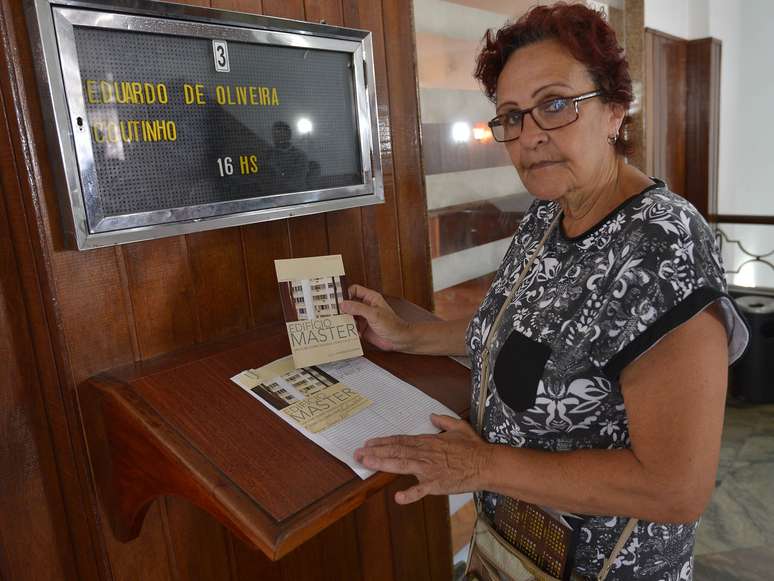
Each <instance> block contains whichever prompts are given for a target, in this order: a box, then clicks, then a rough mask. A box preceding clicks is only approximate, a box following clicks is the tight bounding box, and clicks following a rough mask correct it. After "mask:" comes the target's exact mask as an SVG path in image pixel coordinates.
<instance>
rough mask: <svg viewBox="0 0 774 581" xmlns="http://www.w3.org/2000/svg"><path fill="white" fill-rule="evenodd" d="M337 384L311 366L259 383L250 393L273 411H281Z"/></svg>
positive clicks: (336, 381) (332, 378) (320, 370)
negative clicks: (268, 405) (267, 404)
mask: <svg viewBox="0 0 774 581" xmlns="http://www.w3.org/2000/svg"><path fill="white" fill-rule="evenodd" d="M337 383H339V382H338V380H336V379H335V378H334V377H331V376H330V375H328V374H327V373H325V372H324V371H323V370H322V369H320V368H319V367H315V366H312V367H302V368H300V369H294V370H293V371H289V372H288V373H285V374H284V375H280V376H278V377H275V378H274V379H273V380H271V381H270V382H266V383H259V384H258V385H257V386H255V387H254V388H253V389H251V390H250V391H251V392H252V393H253V395H255V396H256V397H260V398H261V399H263V400H264V401H266V402H267V403H269V404H270V405H271V406H272V407H273V408H274V409H277V410H282V409H285V408H286V407H288V406H289V405H292V404H294V403H297V402H299V401H302V400H303V399H305V398H306V397H309V396H310V395H312V394H314V393H317V392H318V391H320V390H321V389H325V388H326V387H330V386H331V385H336V384H337Z"/></svg>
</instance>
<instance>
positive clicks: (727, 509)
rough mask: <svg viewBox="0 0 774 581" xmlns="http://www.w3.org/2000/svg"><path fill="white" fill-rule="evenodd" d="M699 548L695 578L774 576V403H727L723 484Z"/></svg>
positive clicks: (704, 519) (721, 469) (699, 537)
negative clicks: (752, 404)
mask: <svg viewBox="0 0 774 581" xmlns="http://www.w3.org/2000/svg"><path fill="white" fill-rule="evenodd" d="M695 554H696V571H695V574H694V579H695V581H721V580H723V581H726V580H731V579H740V580H744V581H748V580H749V581H752V580H755V581H762V580H766V579H774V405H761V406H749V405H746V404H742V403H739V402H736V401H732V402H730V403H729V405H728V407H727V408H726V420H725V425H724V428H723V443H722V448H721V452H720V466H719V468H718V476H717V485H716V489H715V494H714V496H713V498H712V502H711V503H710V506H709V507H708V508H707V510H706V511H705V513H704V516H703V517H702V522H701V525H700V526H699V531H698V535H697V539H696V551H695Z"/></svg>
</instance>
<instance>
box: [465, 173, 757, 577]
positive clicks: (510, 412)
mask: <svg viewBox="0 0 774 581" xmlns="http://www.w3.org/2000/svg"><path fill="white" fill-rule="evenodd" d="M559 211H560V208H559V205H558V204H557V203H555V202H547V201H539V200H536V201H535V202H533V204H532V205H531V206H530V208H529V210H528V211H527V213H526V214H525V216H524V219H523V220H522V222H521V224H520V225H519V228H518V230H517V231H516V234H515V235H514V238H513V241H512V242H511V245H510V247H509V249H508V251H507V253H506V255H505V258H504V259H503V262H502V264H501V266H500V268H499V270H498V271H497V274H496V276H495V280H494V282H493V283H492V286H491V288H490V289H489V292H488V293H487V295H486V297H485V298H484V300H483V302H482V303H481V306H480V307H479V310H478V312H477V313H476V315H475V316H474V318H473V320H472V321H471V323H470V326H469V328H468V331H467V337H466V340H467V345H468V350H469V354H470V356H471V360H472V362H473V369H472V372H473V393H472V405H471V416H470V417H476V413H477V409H476V408H477V403H478V389H479V386H480V379H481V352H482V349H483V344H484V342H485V341H486V339H487V336H488V332H489V329H490V327H491V325H492V323H493V321H494V319H495V317H496V316H497V313H498V311H499V309H500V307H501V306H502V305H503V303H504V301H505V299H506V297H507V296H508V293H509V292H510V289H511V287H512V285H513V283H514V281H515V280H516V278H517V277H518V275H519V273H520V272H521V270H522V268H523V267H524V265H525V263H526V261H527V258H528V257H529V255H530V254H531V252H532V251H533V250H534V249H535V248H536V247H537V245H538V243H539V241H540V239H541V238H542V236H543V234H544V233H545V231H546V229H547V228H548V227H549V225H550V223H551V221H552V220H553V218H554V217H555V216H556V214H557V212H559ZM715 302H717V303H718V304H719V305H720V307H721V311H722V313H723V315H724V318H725V323H726V329H727V332H728V337H729V360H730V362H733V361H735V360H736V359H737V358H738V357H739V356H740V355H741V354H742V352H743V351H744V348H745V346H746V344H747V340H748V334H749V333H748V330H747V327H746V325H745V323H744V320H743V319H742V318H741V317H740V315H739V314H738V313H737V311H736V308H735V306H734V303H733V300H732V299H730V298H729V297H728V295H727V294H726V283H725V277H724V274H723V267H722V265H721V259H720V255H719V251H718V248H717V246H716V243H715V237H714V235H713V232H712V230H711V229H710V227H709V226H708V224H707V223H706V222H705V221H704V219H703V218H702V216H701V215H700V214H699V212H698V211H697V210H696V209H695V208H694V207H693V206H692V205H691V204H690V203H689V202H688V201H686V200H685V199H684V198H682V197H680V196H678V195H677V194H674V193H672V192H670V191H669V190H668V189H667V187H666V185H665V184H664V183H663V182H660V181H657V182H656V184H655V185H653V186H650V187H648V188H646V189H645V190H643V191H642V192H640V193H639V194H638V195H636V196H634V197H632V198H629V199H628V200H626V201H625V202H624V203H623V204H622V205H621V206H619V207H618V208H616V209H615V210H614V211H613V212H611V213H610V214H609V215H608V216H607V217H606V218H605V219H604V220H602V221H601V222H600V223H599V224H597V225H596V226H595V227H593V228H592V229H591V230H589V231H587V232H585V233H584V234H582V235H580V236H577V237H574V238H569V237H567V236H565V235H564V233H563V231H562V229H561V227H560V225H559V226H557V227H556V228H555V229H554V231H553V233H552V234H551V235H550V236H549V238H548V239H547V241H546V244H545V246H544V248H543V250H542V251H541V252H540V254H539V256H538V258H537V260H536V261H535V263H534V265H533V266H532V269H531V270H530V272H529V274H528V275H527V277H526V279H525V280H524V282H523V284H522V286H521V288H520V289H519V290H518V292H517V295H516V296H515V298H514V301H513V303H512V304H511V305H510V306H509V307H508V310H507V312H506V313H505V316H504V318H503V322H502V323H501V325H500V329H499V331H498V333H497V337H496V338H495V339H494V342H493V344H492V349H491V357H492V362H493V363H492V362H490V365H489V368H490V373H491V374H492V377H490V383H489V385H490V392H489V395H488V397H487V401H486V408H485V416H484V430H483V435H484V437H485V438H486V439H487V440H488V441H490V442H493V443H498V444H505V445H510V446H516V447H526V448H536V449H543V450H551V451H556V452H562V451H568V450H575V449H580V448H607V449H612V448H629V447H630V440H629V432H628V427H627V416H626V409H625V407H624V400H623V397H622V395H621V390H620V385H619V382H618V378H619V375H620V373H621V370H622V369H624V367H626V366H627V365H628V364H629V363H631V362H632V361H634V360H635V359H637V358H638V357H639V356H640V355H642V354H643V353H645V352H646V351H647V350H648V349H649V348H650V347H652V346H653V345H654V344H655V343H656V342H657V341H658V340H659V339H660V338H662V337H663V336H664V335H666V334H667V333H668V332H669V331H671V330H672V329H674V328H675V327H677V326H678V325H680V324H681V323H683V322H685V321H687V320H688V319H690V318H691V317H693V316H694V315H696V314H697V313H699V312H700V311H702V310H703V309H704V308H705V307H707V306H708V305H710V304H712V303H715ZM664 403H665V405H668V402H664ZM483 500H484V506H485V509H486V511H487V512H489V513H490V516H491V514H492V513H493V510H494V506H495V503H496V502H497V496H496V495H495V494H494V493H488V492H485V493H483ZM583 518H584V520H583V521H582V523H581V524H580V539H579V545H578V549H577V551H576V554H575V567H576V571H577V572H578V573H581V574H583V575H588V576H595V575H596V573H597V572H598V571H599V569H600V568H601V565H602V562H603V560H604V559H605V558H606V557H607V555H609V554H610V552H611V550H612V548H613V545H614V544H615V542H616V541H617V539H618V537H619V535H620V533H621V531H622V530H623V527H624V525H625V524H626V521H627V519H626V518H623V517H616V516H594V517H583ZM697 525H698V521H697V522H693V523H688V524H663V523H655V522H644V521H640V522H639V524H638V526H637V528H636V529H635V531H634V533H633V534H632V536H631V537H630V539H629V542H628V543H627V544H626V546H625V549H624V550H623V551H622V553H621V555H620V556H619V558H618V559H617V561H616V563H615V565H614V568H613V570H612V571H611V573H610V575H609V576H608V579H609V580H611V581H612V580H616V581H618V580H629V579H637V580H654V581H655V580H658V581H676V580H678V579H691V570H692V566H693V545H694V539H695V533H696V527H697Z"/></svg>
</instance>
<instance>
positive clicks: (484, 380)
mask: <svg viewBox="0 0 774 581" xmlns="http://www.w3.org/2000/svg"><path fill="white" fill-rule="evenodd" d="M561 217H562V212H561V211H559V212H557V213H556V216H555V217H554V219H553V221H552V222H551V224H550V225H549V226H548V228H547V229H546V231H545V233H544V234H543V238H542V239H541V240H540V243H539V244H538V246H537V248H535V250H534V251H533V252H532V254H531V255H530V257H529V259H528V260H527V264H526V265H525V266H524V268H522V269H521V272H520V273H519V277H518V278H517V279H516V282H514V283H513V286H512V287H511V291H510V292H509V293H508V298H506V299H505V302H503V306H502V307H500V310H499V311H498V313H497V317H495V320H494V323H492V326H491V327H490V328H489V334H488V335H487V338H486V341H485V342H484V349H483V350H482V352H481V387H480V388H479V393H478V409H477V410H476V412H477V413H476V430H477V431H478V433H479V434H480V433H481V430H482V429H483V428H484V407H485V405H486V397H487V392H488V391H489V349H490V347H491V346H492V341H493V340H494V338H495V337H496V336H497V329H498V328H499V327H500V322H501V321H502V318H503V315H504V314H505V311H506V310H507V309H508V306H509V305H510V304H511V302H512V301H513V297H514V296H516V291H517V290H519V287H520V286H521V283H522V282H524V279H525V278H527V275H528V274H529V271H530V270H531V269H532V265H533V263H534V262H535V259H536V258H537V256H538V254H540V251H541V250H542V249H543V246H545V243H546V240H548V237H549V236H550V235H551V232H553V231H554V228H555V227H556V225H557V224H558V223H559V219H560V218H561Z"/></svg>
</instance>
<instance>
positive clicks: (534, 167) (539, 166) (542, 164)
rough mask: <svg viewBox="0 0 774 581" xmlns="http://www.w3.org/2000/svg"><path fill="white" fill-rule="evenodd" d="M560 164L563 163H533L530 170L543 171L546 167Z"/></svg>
mask: <svg viewBox="0 0 774 581" xmlns="http://www.w3.org/2000/svg"><path fill="white" fill-rule="evenodd" d="M558 163H561V162H558V161H539V162H537V163H533V164H532V165H530V166H529V168H528V169H530V170H534V169H543V168H545V167H551V166H552V165H556V164H558Z"/></svg>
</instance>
